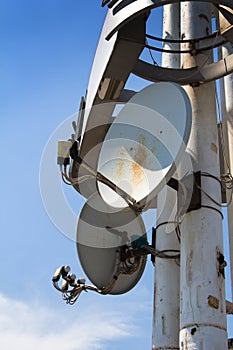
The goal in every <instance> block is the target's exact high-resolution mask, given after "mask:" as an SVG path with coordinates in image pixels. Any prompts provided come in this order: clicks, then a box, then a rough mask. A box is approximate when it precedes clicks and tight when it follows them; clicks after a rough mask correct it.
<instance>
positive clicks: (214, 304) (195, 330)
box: [180, 1, 227, 350]
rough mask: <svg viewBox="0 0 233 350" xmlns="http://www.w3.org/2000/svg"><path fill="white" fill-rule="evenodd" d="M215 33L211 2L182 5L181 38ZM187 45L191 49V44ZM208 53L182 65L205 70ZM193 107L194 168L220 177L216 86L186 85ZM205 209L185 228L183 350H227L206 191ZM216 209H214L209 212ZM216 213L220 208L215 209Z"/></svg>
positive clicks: (219, 250) (215, 232) (215, 233)
mask: <svg viewBox="0 0 233 350" xmlns="http://www.w3.org/2000/svg"><path fill="white" fill-rule="evenodd" d="M210 33H211V11H210V4H209V3H202V2H197V1H193V2H184V3H182V4H181V34H182V37H183V38H185V39H190V38H194V37H203V36H206V35H208V34H210ZM183 47H186V48H187V44H184V45H183ZM211 60H212V55H211V54H210V53H209V52H205V53H203V54H199V55H197V56H191V55H189V54H187V55H185V56H183V59H182V66H183V67H184V68H187V67H191V66H196V65H198V66H201V65H204V64H206V63H207V61H208V62H211ZM186 91H187V92H188V94H189V97H190V99H191V103H192V109H193V123H192V131H191V136H190V141H189V144H188V151H189V153H190V154H191V155H192V157H193V170H194V171H202V172H207V173H210V174H211V175H213V176H219V157H218V141H217V121H216V107H215V86H214V83H208V84H204V85H201V86H197V87H191V86H189V87H186ZM201 180H202V185H201V187H202V189H203V190H204V191H206V192H207V193H208V194H210V195H211V196H212V197H213V198H215V200H216V201H218V202H221V190H220V185H219V184H218V182H217V181H216V180H215V179H213V178H212V179H211V178H208V177H202V179H201ZM202 206H205V207H202V208H201V209H199V210H195V211H191V212H189V213H188V214H187V215H186V216H185V218H184V220H183V223H182V225H181V272H180V273H181V304H180V309H181V310H180V311H181V315H180V349H181V350H187V349H188V350H210V349H211V350H220V349H221V350H226V349H227V332H226V303H225V280H224V277H223V274H222V273H221V271H222V270H221V269H220V265H219V262H218V256H219V254H223V232H222V217H221V214H220V213H219V212H218V211H217V210H219V209H220V208H219V207H218V206H217V205H216V204H214V203H213V202H212V201H211V200H210V199H209V198H208V197H207V196H206V195H205V194H204V193H202ZM210 207H211V208H212V209H211V208H210ZM215 209H216V210H215Z"/></svg>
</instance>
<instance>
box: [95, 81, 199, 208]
mask: <svg viewBox="0 0 233 350" xmlns="http://www.w3.org/2000/svg"><path fill="white" fill-rule="evenodd" d="M191 117H192V110H191V104H190V101H189V98H188V95H187V93H186V92H185V90H184V89H183V88H182V87H180V86H179V85H177V84H175V83H167V82H165V83H164V82H162V83H156V84H152V85H149V86H147V87H146V88H144V89H143V90H141V91H140V92H138V93H137V94H135V95H134V96H133V97H132V98H131V99H130V100H129V102H128V103H127V104H126V105H125V106H124V107H123V108H122V110H121V111H120V113H119V114H118V115H117V117H116V118H115V120H114V121H113V123H112V124H111V127H110V128H109V130H108V132H107V134H106V137H105V140H104V142H103V146H102V149H101V151H100V156H99V160H98V171H99V172H100V173H101V174H103V175H104V176H105V177H106V178H108V179H109V180H111V181H112V182H113V183H115V184H116V185H117V186H118V187H119V188H121V189H122V190H124V191H125V192H126V193H128V194H129V195H130V196H131V197H133V198H134V199H135V200H136V201H137V202H140V203H141V204H142V206H145V204H146V203H148V202H150V201H151V200H152V199H153V198H154V197H155V196H156V195H157V194H158V193H159V191H160V190H161V189H162V188H163V187H164V186H165V184H166V183H167V182H168V180H169V179H170V178H171V176H172V175H173V173H174V172H175V169H176V166H177V165H178V163H179V161H180V159H181V157H182V154H183V153H184V150H185V149H186V145H187V142H188V139H189V135H190V131H191ZM98 189H99V193H100V195H101V196H102V198H103V199H104V200H105V201H106V203H108V204H110V205H112V206H114V207H118V208H119V207H121V208H123V207H126V206H127V203H126V201H125V200H124V199H122V198H121V197H120V196H119V195H118V194H117V193H116V192H114V191H113V190H112V189H110V188H109V187H108V186H106V185H105V184H103V183H100V182H99V183H98Z"/></svg>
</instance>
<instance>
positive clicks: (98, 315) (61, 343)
mask: <svg viewBox="0 0 233 350" xmlns="http://www.w3.org/2000/svg"><path fill="white" fill-rule="evenodd" d="M69 310H70V309H69ZM80 311H81V312H77V310H74V309H73V310H72V312H71V311H68V312H66V311H64V309H63V308H62V309H58V310H56V309H54V308H52V307H51V308H49V307H47V308H45V307H41V305H39V304H38V302H37V303H36V302H28V303H26V302H24V301H17V300H13V299H10V298H8V297H6V296H3V295H1V294H0V347H1V349H4V350H16V349H24V350H31V349H33V350H41V349H43V350H51V349H56V350H84V349H85V350H86V349H93V350H96V349H104V348H105V345H106V349H107V348H109V342H110V341H114V342H116V341H117V340H120V339H122V338H124V339H125V338H127V337H130V336H132V335H133V334H135V332H136V325H133V324H132V322H131V320H130V319H129V317H127V316H126V315H125V313H118V312H116V311H115V310H109V309H108V311H103V310H102V309H101V308H99V310H98V308H96V307H95V309H94V310H91V308H89V310H87V309H85V311H84V310H80ZM107 344H108V346H107Z"/></svg>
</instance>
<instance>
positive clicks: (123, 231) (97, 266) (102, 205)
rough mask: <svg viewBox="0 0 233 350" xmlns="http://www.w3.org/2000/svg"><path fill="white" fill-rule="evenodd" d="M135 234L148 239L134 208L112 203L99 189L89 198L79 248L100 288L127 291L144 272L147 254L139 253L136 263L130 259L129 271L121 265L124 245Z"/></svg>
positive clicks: (81, 219)
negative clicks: (113, 205)
mask: <svg viewBox="0 0 233 350" xmlns="http://www.w3.org/2000/svg"><path fill="white" fill-rule="evenodd" d="M135 238H139V239H142V241H143V240H144V241H146V240H147V239H146V229H145V226H144V223H143V220H142V218H141V216H140V215H138V214H137V213H135V212H134V210H133V209H130V208H126V209H124V210H122V209H120V210H119V209H116V208H113V207H110V206H109V205H108V204H107V203H106V202H105V201H103V199H102V198H101V197H100V195H99V194H98V193H95V194H94V195H92V196H91V197H90V198H89V199H88V201H87V202H86V204H85V205H84V207H83V209H82V212H81V214H80V216H79V221H78V225H77V251H78V256H79V260H80V263H81V265H82V268H83V270H84V272H85V273H86V275H87V277H88V278H89V279H90V281H91V282H92V283H94V284H95V286H97V287H98V288H99V289H103V288H105V289H106V290H108V293H106V294H123V293H126V292H128V291H129V290H130V289H132V288H133V287H134V286H135V285H136V283H137V282H138V281H139V279H140V277H141V276H142V273H143V271H144V268H145V264H146V256H141V257H139V258H138V259H137V263H136V265H135V264H134V263H135V260H134V259H129V260H128V261H127V262H126V263H127V264H128V265H129V266H130V268H131V271H130V268H129V271H128V272H129V273H126V271H125V270H124V264H123V265H122V266H121V265H120V264H121V249H122V247H124V246H130V245H131V244H132V242H135ZM133 264H134V265H133ZM133 266H134V268H133ZM135 266H136V268H135ZM134 270H135V271H134Z"/></svg>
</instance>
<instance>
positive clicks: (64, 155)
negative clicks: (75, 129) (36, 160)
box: [57, 141, 72, 165]
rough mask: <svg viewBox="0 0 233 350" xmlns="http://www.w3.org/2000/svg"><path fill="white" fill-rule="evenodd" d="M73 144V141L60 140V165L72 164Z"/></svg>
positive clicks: (58, 156) (58, 153) (58, 158)
mask: <svg viewBox="0 0 233 350" xmlns="http://www.w3.org/2000/svg"><path fill="white" fill-rule="evenodd" d="M71 146H72V142H71V141H58V152H57V164H59V165H68V164H70V148H71Z"/></svg>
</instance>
